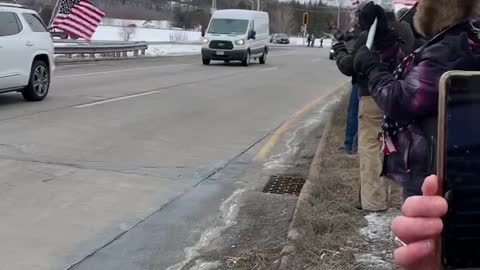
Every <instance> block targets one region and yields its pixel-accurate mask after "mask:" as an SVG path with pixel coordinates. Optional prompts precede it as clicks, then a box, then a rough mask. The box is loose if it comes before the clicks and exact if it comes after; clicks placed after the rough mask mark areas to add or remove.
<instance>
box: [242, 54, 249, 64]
mask: <svg viewBox="0 0 480 270" xmlns="http://www.w3.org/2000/svg"><path fill="white" fill-rule="evenodd" d="M242 65H243V66H244V67H248V66H249V65H250V52H248V53H247V55H246V56H245V59H243V60H242Z"/></svg>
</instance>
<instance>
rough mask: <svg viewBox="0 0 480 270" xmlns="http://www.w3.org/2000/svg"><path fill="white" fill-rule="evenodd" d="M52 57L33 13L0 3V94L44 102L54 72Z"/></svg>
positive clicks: (50, 46) (43, 29) (48, 40)
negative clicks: (11, 94)
mask: <svg viewBox="0 0 480 270" xmlns="http://www.w3.org/2000/svg"><path fill="white" fill-rule="evenodd" d="M53 53H54V47H53V42H52V38H51V36H50V33H49V32H48V31H47V28H46V27H45V24H44V23H43V21H42V19H41V18H40V16H39V15H38V14H37V13H36V12H35V11H33V10H30V9H27V8H24V7H22V6H20V5H16V4H8V3H2V2H0V61H1V64H0V93H5V92H15V91H16V92H21V93H22V95H23V97H24V98H25V99H26V100H29V101H41V100H43V99H45V97H47V95H48V91H49V89H50V81H51V76H52V72H53V70H54V68H55V64H54V57H53Z"/></svg>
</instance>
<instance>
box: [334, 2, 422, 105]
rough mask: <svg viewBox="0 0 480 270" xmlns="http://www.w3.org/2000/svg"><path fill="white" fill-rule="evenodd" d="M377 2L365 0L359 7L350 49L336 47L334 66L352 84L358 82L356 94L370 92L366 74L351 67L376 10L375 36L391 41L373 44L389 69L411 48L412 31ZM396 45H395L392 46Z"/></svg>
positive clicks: (364, 40) (367, 94)
mask: <svg viewBox="0 0 480 270" xmlns="http://www.w3.org/2000/svg"><path fill="white" fill-rule="evenodd" d="M378 9H381V7H380V6H378V5H375V4H374V3H373V2H368V3H366V4H364V5H363V6H361V7H360V8H359V25H360V29H361V31H362V32H361V34H360V36H359V37H358V39H357V40H356V42H355V44H354V46H353V48H352V50H351V51H350V52H346V51H340V52H338V53H337V55H336V56H335V58H336V62H337V67H338V69H339V70H340V72H342V73H343V74H344V75H346V76H349V77H352V83H353V84H357V83H358V84H359V88H360V96H370V91H369V90H368V85H367V81H366V78H364V77H362V76H361V75H360V74H358V73H357V72H355V70H354V59H355V56H356V54H357V52H358V50H359V49H360V48H361V47H363V46H365V44H366V43H367V38H368V30H369V29H370V26H371V25H372V24H373V22H374V20H375V18H376V17H377V14H379V13H380V14H381V15H382V16H380V18H379V20H378V21H379V24H378V27H377V34H376V40H380V41H385V40H388V42H391V43H390V44H388V46H387V45H384V44H375V45H376V46H377V49H378V50H379V51H380V53H379V54H380V55H381V60H382V61H383V62H388V63H389V67H390V70H391V71H392V72H393V70H394V69H395V67H396V66H397V65H398V64H399V63H400V61H401V59H403V57H404V56H405V55H407V54H409V53H411V52H412V49H413V33H412V32H411V30H410V29H409V28H408V27H405V26H404V25H402V24H401V23H398V22H397V21H396V20H395V17H394V15H393V14H391V15H392V16H388V14H385V13H384V12H383V10H381V11H380V12H379V10H378ZM393 46H396V48H392V47H393Z"/></svg>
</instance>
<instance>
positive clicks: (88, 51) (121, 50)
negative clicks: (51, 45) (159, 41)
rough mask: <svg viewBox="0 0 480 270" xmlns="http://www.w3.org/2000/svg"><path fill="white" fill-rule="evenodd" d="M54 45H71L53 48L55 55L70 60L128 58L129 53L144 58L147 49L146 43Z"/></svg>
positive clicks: (74, 43) (65, 42)
mask: <svg viewBox="0 0 480 270" xmlns="http://www.w3.org/2000/svg"><path fill="white" fill-rule="evenodd" d="M55 43H62V44H71V46H69V45H67V46H55V54H61V55H65V56H66V57H67V58H72V57H73V55H79V56H80V57H81V58H86V56H88V58H90V59H95V58H96V57H97V56H101V57H112V58H114V57H128V53H129V52H133V55H134V56H140V55H142V56H144V55H145V52H146V50H147V49H148V44H147V43H146V42H108V43H107V42H86V41H59V40H55Z"/></svg>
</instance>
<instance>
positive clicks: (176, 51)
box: [146, 44, 202, 56]
mask: <svg viewBox="0 0 480 270" xmlns="http://www.w3.org/2000/svg"><path fill="white" fill-rule="evenodd" d="M201 50H202V45H184V44H162V45H149V46H148V50H147V51H146V55H147V56H162V55H193V54H200V53H201Z"/></svg>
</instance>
